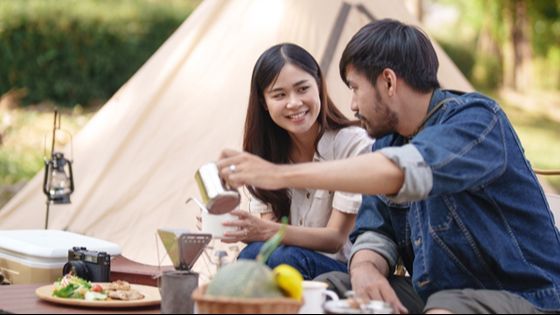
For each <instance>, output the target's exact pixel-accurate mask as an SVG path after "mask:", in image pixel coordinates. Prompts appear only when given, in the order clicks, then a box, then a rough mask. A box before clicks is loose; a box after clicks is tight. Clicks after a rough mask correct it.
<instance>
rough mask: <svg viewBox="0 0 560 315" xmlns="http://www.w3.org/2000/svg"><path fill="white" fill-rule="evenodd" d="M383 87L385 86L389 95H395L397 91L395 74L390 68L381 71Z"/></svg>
mask: <svg viewBox="0 0 560 315" xmlns="http://www.w3.org/2000/svg"><path fill="white" fill-rule="evenodd" d="M381 76H382V78H383V82H384V83H385V87H386V88H387V94H388V95H389V96H393V95H395V93H396V91H397V74H396V73H395V71H393V70H392V69H390V68H385V69H383V72H382V73H381Z"/></svg>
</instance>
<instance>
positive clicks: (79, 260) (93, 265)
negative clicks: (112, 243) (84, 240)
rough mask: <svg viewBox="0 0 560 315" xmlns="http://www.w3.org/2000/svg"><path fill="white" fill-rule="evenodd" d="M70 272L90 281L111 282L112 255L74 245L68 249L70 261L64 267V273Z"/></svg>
mask: <svg viewBox="0 0 560 315" xmlns="http://www.w3.org/2000/svg"><path fill="white" fill-rule="evenodd" d="M70 272H72V274H73V275H75V276H78V277H80V278H82V279H85V280H88V281H90V282H110V278H111V255H109V254H107V253H106V252H96V251H89V250H87V249H86V248H85V247H72V249H70V250H68V262H67V263H66V264H65V265H64V267H62V275H66V274H68V273H70Z"/></svg>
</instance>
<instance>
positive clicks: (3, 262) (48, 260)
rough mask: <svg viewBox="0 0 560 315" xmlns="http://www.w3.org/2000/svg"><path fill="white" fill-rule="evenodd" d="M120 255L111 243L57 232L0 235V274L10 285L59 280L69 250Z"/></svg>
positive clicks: (36, 231)
mask: <svg viewBox="0 0 560 315" xmlns="http://www.w3.org/2000/svg"><path fill="white" fill-rule="evenodd" d="M76 246H77V247H86V248H87V250H88V251H99V252H102V251H103V252H107V253H108V254H109V255H111V257H113V256H117V255H120V253H121V249H120V246H119V245H117V244H114V243H111V242H107V241H104V240H100V239H96V238H93V237H89V236H84V235H80V234H76V233H71V232H65V231H58V230H6V231H0V270H1V271H2V273H3V274H4V275H5V276H6V278H7V279H8V280H9V281H10V282H11V283H13V284H27V283H50V282H54V281H56V280H57V279H58V278H60V277H61V276H62V267H63V266H64V264H65V263H66V262H68V250H69V249H71V248H72V247H76Z"/></svg>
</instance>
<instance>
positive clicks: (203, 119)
mask: <svg viewBox="0 0 560 315" xmlns="http://www.w3.org/2000/svg"><path fill="white" fill-rule="evenodd" d="M387 17H389V18H395V19H399V20H401V21H403V22H407V23H415V21H414V19H413V18H412V17H411V16H410V15H409V14H408V12H407V11H406V9H405V7H404V6H403V4H402V3H401V2H400V1H390V2H387V1H382V0H361V1H360V0H305V1H302V0H267V1H259V0H206V1H203V2H202V3H201V4H200V5H199V7H198V8H197V9H196V10H195V12H193V14H192V15H191V16H190V17H189V18H188V19H187V20H186V21H185V22H184V23H183V25H181V26H180V28H179V29H178V30H177V31H176V32H175V33H174V34H173V35H172V36H171V37H170V38H169V39H168V40H167V41H166V42H165V43H164V44H163V45H162V47H161V48H160V49H159V50H158V51H157V52H156V53H155V54H154V55H153V56H152V57H151V58H150V59H149V60H148V62H146V64H145V65H144V66H142V67H141V68H140V70H139V71H138V72H137V73H136V74H135V75H134V76H133V77H132V78H131V79H130V80H129V81H128V82H127V83H126V84H125V85H124V86H123V87H122V88H121V89H120V90H119V91H118V92H117V93H116V94H115V95H114V96H113V97H112V98H111V99H110V100H109V101H108V102H107V103H106V104H105V106H104V107H103V108H102V109H101V110H100V111H99V112H98V113H97V114H96V115H95V116H94V117H93V118H92V119H91V121H90V122H89V123H88V124H87V125H86V126H85V127H84V128H83V129H82V130H81V131H80V132H79V133H78V134H77V135H75V137H74V141H73V145H74V164H73V165H74V177H75V186H76V191H75V192H74V194H73V195H72V204H71V205H64V206H52V207H51V215H50V223H49V227H50V228H55V229H64V230H68V231H71V232H76V233H81V234H85V235H89V236H93V237H97V238H100V239H105V240H108V241H111V242H115V243H117V244H119V245H121V246H122V249H123V255H124V256H126V257H128V258H130V259H133V260H136V261H139V262H143V263H151V264H155V263H156V262H157V255H156V242H155V231H156V229H157V228H159V227H168V228H189V229H195V214H197V213H198V208H196V206H195V205H190V204H189V205H185V200H186V199H187V198H188V197H190V196H199V192H198V189H197V187H196V184H195V181H194V173H195V172H196V170H197V169H198V167H200V166H201V165H202V164H204V163H206V162H209V161H212V160H215V159H216V158H217V157H218V155H219V152H220V151H221V149H223V148H226V147H229V148H240V147H241V141H242V130H243V122H244V118H245V110H246V104H247V99H248V94H249V83H250V76H251V71H252V68H253V65H254V63H255V61H256V59H257V57H258V56H259V55H260V54H261V53H262V52H263V51H264V50H265V49H267V48H268V47H270V46H272V45H274V44H277V43H280V42H293V43H296V44H299V45H301V46H303V47H305V48H306V49H307V50H309V51H310V52H311V53H312V54H313V55H314V56H315V57H316V58H317V60H319V61H320V63H321V65H322V67H323V71H324V72H325V73H326V77H327V81H328V86H329V90H330V94H331V96H332V98H333V100H334V101H335V103H336V104H338V106H339V107H340V108H341V109H342V110H343V111H344V112H345V113H347V114H349V113H350V110H349V108H348V107H349V106H348V102H349V100H350V91H349V90H348V89H347V88H346V87H345V86H344V84H343V83H342V81H341V79H340V77H339V74H338V61H339V58H340V55H341V53H342V50H343V49H344V47H345V45H346V43H347V42H348V40H349V39H350V37H351V36H352V35H353V34H355V32H356V31H357V30H358V29H359V28H360V27H361V26H363V25H364V24H366V23H368V22H370V21H371V20H372V19H381V18H387ZM436 48H437V53H438V55H439V58H440V65H441V66H440V74H439V75H440V80H441V83H442V84H443V86H444V87H446V88H454V89H461V90H471V89H472V88H471V86H470V84H469V83H468V82H467V81H466V80H465V78H464V77H463V75H462V74H461V73H460V72H459V70H458V69H457V68H456V66H455V65H454V64H453V63H452V62H451V60H450V59H449V58H448V57H447V56H446V55H445V53H444V52H443V51H442V50H441V49H440V48H439V47H437V45H436ZM42 177H43V171H41V172H39V173H38V174H37V176H36V177H35V178H34V179H33V180H31V181H30V183H29V184H28V185H27V186H26V187H24V189H23V190H22V191H21V192H20V193H19V194H17V195H16V196H15V197H14V198H13V199H12V200H11V201H10V202H9V203H8V204H7V205H6V206H5V207H4V208H3V209H2V210H0V228H1V229H24V228H25V229H41V228H43V226H44V220H45V196H44V195H43V193H42V187H41V186H42Z"/></svg>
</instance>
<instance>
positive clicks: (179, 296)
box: [159, 270, 198, 314]
mask: <svg viewBox="0 0 560 315" xmlns="http://www.w3.org/2000/svg"><path fill="white" fill-rule="evenodd" d="M197 287H198V273H195V272H191V271H185V270H167V271H164V272H163V274H162V275H161V279H160V289H159V290H160V293H161V312H162V313H163V314H194V301H193V300H192V298H191V295H192V293H193V291H194V290H195V289H196V288H197Z"/></svg>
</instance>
